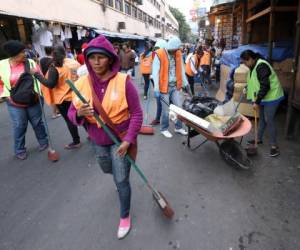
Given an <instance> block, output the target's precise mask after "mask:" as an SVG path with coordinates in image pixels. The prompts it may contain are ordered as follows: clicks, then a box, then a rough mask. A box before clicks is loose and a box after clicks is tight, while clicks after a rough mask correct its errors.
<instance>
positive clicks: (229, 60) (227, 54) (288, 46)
mask: <svg viewBox="0 0 300 250" xmlns="http://www.w3.org/2000/svg"><path fill="white" fill-rule="evenodd" d="M247 49H250V50H253V51H254V52H256V53H260V54H261V55H262V56H263V57H264V58H266V59H267V58H268V52H269V49H268V46H267V45H265V44H255V45H254V44H252V45H251V44H249V45H242V46H240V47H238V48H236V49H232V50H226V51H224V52H223V54H222V58H221V64H225V65H227V66H230V68H235V67H237V66H239V65H240V55H241V53H242V52H243V51H244V50H247ZM292 57H293V44H292V43H287V42H286V43H280V44H277V47H275V48H273V54H272V59H273V61H277V62H280V61H283V60H285V59H287V58H292Z"/></svg>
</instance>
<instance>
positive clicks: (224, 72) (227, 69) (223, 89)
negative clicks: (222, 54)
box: [216, 64, 230, 102]
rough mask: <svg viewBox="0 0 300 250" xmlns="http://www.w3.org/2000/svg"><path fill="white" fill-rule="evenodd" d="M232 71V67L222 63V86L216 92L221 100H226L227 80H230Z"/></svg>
mask: <svg viewBox="0 0 300 250" xmlns="http://www.w3.org/2000/svg"><path fill="white" fill-rule="evenodd" d="M229 73H230V67H229V66H227V65H224V64H222V65H221V78H220V87H219V90H218V92H217V94H216V99H217V100H219V101H221V102H222V101H224V99H225V93H226V82H227V80H228V77H229Z"/></svg>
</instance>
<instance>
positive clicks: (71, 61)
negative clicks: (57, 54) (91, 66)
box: [64, 58, 81, 82]
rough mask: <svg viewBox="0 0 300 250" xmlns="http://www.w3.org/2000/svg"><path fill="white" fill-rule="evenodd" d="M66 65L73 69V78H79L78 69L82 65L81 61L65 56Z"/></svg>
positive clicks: (74, 79) (73, 79)
mask: <svg viewBox="0 0 300 250" xmlns="http://www.w3.org/2000/svg"><path fill="white" fill-rule="evenodd" d="M64 65H65V66H67V67H68V68H69V69H70V70H71V80H72V81H73V82H75V81H76V80H77V79H78V75H77V69H79V67H80V66H81V65H80V63H79V62H77V61H76V60H74V59H71V58H65V60H64Z"/></svg>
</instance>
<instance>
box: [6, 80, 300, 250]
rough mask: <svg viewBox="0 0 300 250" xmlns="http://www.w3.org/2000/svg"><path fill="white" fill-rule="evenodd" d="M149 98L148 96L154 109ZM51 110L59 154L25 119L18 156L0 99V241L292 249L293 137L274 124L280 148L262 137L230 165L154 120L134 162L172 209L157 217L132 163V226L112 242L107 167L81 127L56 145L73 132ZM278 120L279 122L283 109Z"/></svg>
mask: <svg viewBox="0 0 300 250" xmlns="http://www.w3.org/2000/svg"><path fill="white" fill-rule="evenodd" d="M137 87H138V88H139V89H140V90H141V88H142V86H141V85H140V83H137ZM141 97H142V95H141ZM142 102H143V103H144V101H142ZM154 105H155V103H154V101H153V99H152V102H151V110H152V111H153V110H154V108H155V106H154ZM50 116H51V114H50V112H49V109H48V108H47V118H48V121H49V126H50V130H51V134H52V136H53V141H54V144H55V149H56V150H57V151H58V152H59V153H60V155H61V159H60V161H59V162H57V163H52V162H49V161H48V160H47V155H46V152H43V153H39V152H38V150H37V146H38V145H37V141H36V139H35V137H34V134H33V131H32V129H31V127H30V126H29V128H28V132H27V135H26V145H27V149H28V152H29V157H28V159H27V160H25V161H19V160H16V159H15V158H14V156H13V151H12V129H11V123H10V120H9V116H8V114H7V110H6V105H5V104H0V131H1V132H0V249H1V250H100V249H101V250H106V249H108V250H118V249H120V250H171V249H183V250H223V249H224V250H246V249H247V250H248V249H251V250H252V249H253V250H297V249H300V237H299V235H300V212H299V211H300V209H299V207H300V195H299V191H300V154H299V149H300V145H299V143H295V142H289V141H285V140H283V137H282V133H283V130H282V126H281V129H280V130H279V134H280V137H279V138H280V146H281V156H280V157H278V158H276V159H272V158H270V157H269V156H268V147H267V140H266V142H265V145H263V146H261V147H260V148H259V155H258V156H257V157H255V158H254V159H253V168H252V169H251V170H250V171H238V170H236V169H233V168H232V167H230V166H228V165H227V164H226V163H225V162H224V161H223V160H222V158H221V157H220V155H219V152H218V148H217V147H216V145H215V144H214V143H211V142H209V143H207V144H205V145H203V146H202V147H200V148H199V149H197V150H196V151H193V152H192V151H190V150H189V149H188V148H186V147H185V146H184V145H183V144H182V142H183V141H184V139H185V138H184V137H182V136H179V135H175V136H174V137H173V138H172V139H166V138H164V137H163V136H161V135H160V133H159V128H156V133H155V135H154V136H140V137H139V155H138V161H137V162H138V164H139V165H140V166H141V168H142V169H143V170H144V171H145V173H146V175H147V177H148V178H149V180H150V181H151V182H152V183H153V184H154V186H155V187H157V188H158V189H159V190H160V191H161V192H162V193H164V194H165V196H166V197H167V198H168V200H169V201H170V203H171V205H172V207H173V208H174V210H175V213H176V214H175V216H174V219H173V220H171V221H169V220H167V219H165V218H164V217H163V216H162V214H161V212H160V211H159V209H158V207H157V205H156V204H155V202H154V201H153V199H152V196H151V194H150V193H149V192H148V190H147V189H146V188H145V186H144V185H143V183H142V182H141V180H140V179H139V177H138V176H137V174H136V173H135V172H134V171H133V170H132V172H131V184H132V189H133V195H132V211H131V215H132V220H133V228H132V231H131V233H130V235H129V236H128V237H127V238H126V239H124V240H122V241H119V240H117V238H116V231H117V226H118V220H119V218H118V215H119V202H118V196H117V192H116V191H115V187H114V184H113V182H112V178H111V176H108V175H104V174H103V173H102V172H101V170H100V168H99V167H98V166H97V165H96V162H95V159H94V156H93V151H92V148H91V145H89V143H88V142H87V140H86V134H85V132H84V130H83V129H81V130H80V134H81V138H82V142H83V147H82V148H80V149H78V150H73V151H67V150H64V148H63V147H64V145H65V144H67V143H69V142H70V141H71V140H70V136H69V133H68V131H67V129H66V125H65V123H64V122H63V120H62V118H58V119H55V120H52V119H51V118H50ZM278 119H279V120H278V122H279V124H283V123H284V116H282V115H281V116H279V118H278ZM171 127H172V129H173V128H174V126H173V125H171ZM202 139H203V138H200V137H199V138H195V139H194V141H193V143H194V145H196V144H197V143H199V142H200V141H201V140H202Z"/></svg>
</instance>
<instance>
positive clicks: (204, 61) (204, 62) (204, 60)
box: [200, 51, 210, 66]
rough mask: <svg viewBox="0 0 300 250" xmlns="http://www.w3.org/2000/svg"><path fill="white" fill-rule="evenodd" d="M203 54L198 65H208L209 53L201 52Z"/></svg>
mask: <svg viewBox="0 0 300 250" xmlns="http://www.w3.org/2000/svg"><path fill="white" fill-rule="evenodd" d="M203 52H204V54H203V56H202V57H201V61H200V65H201V66H202V65H210V53H209V52H207V51H203Z"/></svg>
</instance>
